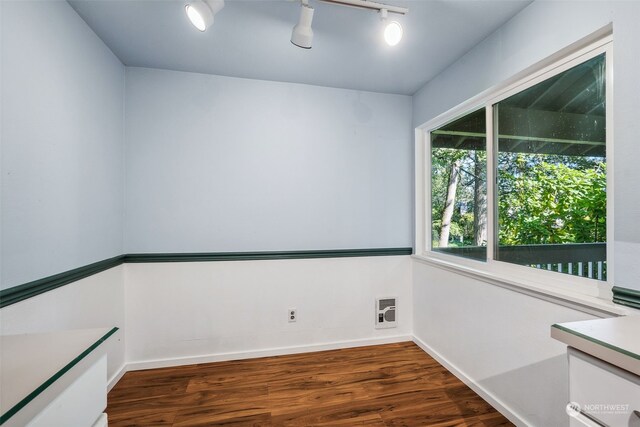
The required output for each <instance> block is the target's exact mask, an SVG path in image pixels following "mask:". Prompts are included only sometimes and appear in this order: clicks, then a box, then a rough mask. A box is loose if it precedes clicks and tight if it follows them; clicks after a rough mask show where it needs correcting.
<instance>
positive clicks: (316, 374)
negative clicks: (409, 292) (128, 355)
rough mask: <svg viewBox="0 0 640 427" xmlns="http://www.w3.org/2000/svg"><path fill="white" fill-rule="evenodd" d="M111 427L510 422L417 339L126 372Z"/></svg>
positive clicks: (442, 426) (441, 426)
mask: <svg viewBox="0 0 640 427" xmlns="http://www.w3.org/2000/svg"><path fill="white" fill-rule="evenodd" d="M107 413H108V416H109V425H110V426H112V427H121V426H176V427H177V426H283V427H284V426H287V427H288V426H305V427H306V426H358V425H362V426H377V427H382V426H386V427H391V426H406V427H411V426H438V427H450V426H475V427H479V426H486V427H498V426H511V425H512V424H511V423H509V421H508V420H507V419H506V418H504V417H503V416H502V415H501V414H500V413H498V412H497V411H496V410H495V409H494V408H492V407H491V406H490V405H489V404H488V403H487V402H485V401H484V400H482V399H481V398H480V397H479V396H478V395H476V394H475V393H474V392H473V391H472V390H471V389H469V388H468V387H467V386H466V385H465V384H463V383H462V382H461V381H460V380H459V379H457V378H456V377H455V376H454V375H452V374H451V373H450V372H448V371H447V370H446V369H445V368H444V367H443V366H441V365H440V364H438V362H437V361H435V360H434V359H433V358H431V357H430V356H428V355H427V354H426V353H424V352H423V351H422V350H421V349H420V348H419V347H418V346H416V345H415V344H413V343H411V342H406V343H396V344H388V345H380V346H369V347H358V348H351V349H342V350H331V351H322V352H314V353H305V354H293V355H286V356H278V357H266V358H257V359H248V360H238V361H228V362H218V363H206V364H197V365H189V366H180V367H175V368H163V369H151V370H145V371H136V372H128V373H127V374H125V375H124V377H123V378H122V379H121V380H120V381H119V382H118V384H117V385H116V386H115V387H114V388H113V390H111V392H110V393H109V396H108V406H107Z"/></svg>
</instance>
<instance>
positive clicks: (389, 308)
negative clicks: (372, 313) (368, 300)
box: [375, 297, 398, 329]
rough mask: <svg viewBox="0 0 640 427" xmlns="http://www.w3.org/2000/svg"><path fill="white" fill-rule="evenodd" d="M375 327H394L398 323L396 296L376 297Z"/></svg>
mask: <svg viewBox="0 0 640 427" xmlns="http://www.w3.org/2000/svg"><path fill="white" fill-rule="evenodd" d="M375 320H376V329H383V328H395V327H396V326H397V325H398V298H397V297H389V298H378V299H376V319H375Z"/></svg>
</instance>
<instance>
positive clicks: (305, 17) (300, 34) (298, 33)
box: [291, 3, 313, 49]
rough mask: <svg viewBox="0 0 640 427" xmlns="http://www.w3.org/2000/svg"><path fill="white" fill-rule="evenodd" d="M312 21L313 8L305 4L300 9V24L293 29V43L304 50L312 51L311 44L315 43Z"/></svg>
mask: <svg viewBox="0 0 640 427" xmlns="http://www.w3.org/2000/svg"><path fill="white" fill-rule="evenodd" d="M312 21H313V8H312V7H310V6H307V5H305V4H304V3H303V5H302V7H301V8H300V19H299V20H298V24H297V25H296V26H295V27H293V31H292V32H291V43H293V44H294V45H296V46H298V47H301V48H303V49H311V42H312V41H313V30H312V29H311V22H312Z"/></svg>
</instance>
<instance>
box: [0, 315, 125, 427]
mask: <svg viewBox="0 0 640 427" xmlns="http://www.w3.org/2000/svg"><path fill="white" fill-rule="evenodd" d="M117 330H118V328H117V327H113V328H112V329H111V330H110V331H109V332H107V333H106V334H104V335H103V336H102V337H101V338H99V339H98V341H96V342H95V343H93V344H92V345H91V346H90V347H89V348H87V349H86V350H85V351H83V352H82V353H80V355H78V356H77V357H76V358H75V359H73V360H72V361H71V362H69V363H67V365H65V367H63V368H62V369H60V370H59V371H58V372H56V373H55V374H54V375H53V376H52V377H51V378H49V379H48V380H46V381H45V382H44V383H42V384H41V385H40V386H39V387H38V388H36V389H35V390H34V391H32V392H31V393H29V394H28V395H27V396H26V397H25V398H24V399H22V400H21V401H20V402H18V403H16V404H15V405H14V406H13V407H12V408H11V409H9V410H8V411H7V412H5V413H4V414H2V415H0V425H2V424H4V423H5V422H7V421H8V420H9V419H10V418H11V417H12V416H14V415H15V414H16V413H17V412H18V411H19V410H21V409H22V408H24V407H25V406H26V405H27V404H28V403H29V402H31V401H32V400H33V399H35V398H36V397H37V396H38V395H39V394H40V393H42V392H43V391H44V390H46V389H47V387H49V386H50V385H51V384H53V383H54V382H56V381H57V380H58V379H59V378H60V377H61V376H63V375H64V374H66V373H67V372H68V371H69V370H70V369H71V368H73V367H74V366H75V365H77V364H78V362H80V361H81V360H82V359H84V358H85V357H86V356H87V355H88V354H89V353H91V352H92V351H93V350H95V349H96V348H97V347H98V346H99V345H100V344H102V343H103V342H104V341H105V340H106V339H107V338H109V337H110V336H111V335H113V334H114V333H116V331H117Z"/></svg>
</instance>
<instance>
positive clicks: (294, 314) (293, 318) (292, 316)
mask: <svg viewBox="0 0 640 427" xmlns="http://www.w3.org/2000/svg"><path fill="white" fill-rule="evenodd" d="M287 317H288V318H289V323H291V322H297V321H298V310H296V309H295V308H290V309H289V310H288V311H287Z"/></svg>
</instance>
